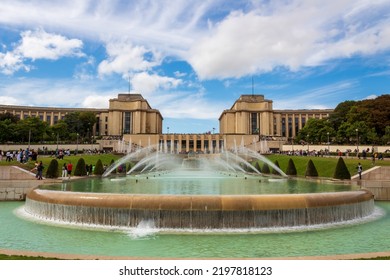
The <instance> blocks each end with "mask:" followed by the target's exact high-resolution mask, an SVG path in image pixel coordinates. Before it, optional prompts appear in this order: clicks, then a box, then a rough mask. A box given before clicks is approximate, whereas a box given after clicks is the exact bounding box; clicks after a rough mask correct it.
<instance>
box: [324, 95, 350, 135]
mask: <svg viewBox="0 0 390 280" xmlns="http://www.w3.org/2000/svg"><path fill="white" fill-rule="evenodd" d="M355 104H356V101H352V100H347V101H344V102H341V103H339V104H338V105H337V106H336V108H335V109H334V110H333V112H332V113H331V114H330V115H329V122H330V124H331V125H332V127H333V129H334V130H335V131H337V130H338V129H339V126H340V125H341V124H342V123H343V122H346V121H347V117H346V116H347V114H348V112H349V110H350V109H351V107H352V106H354V105H355Z"/></svg>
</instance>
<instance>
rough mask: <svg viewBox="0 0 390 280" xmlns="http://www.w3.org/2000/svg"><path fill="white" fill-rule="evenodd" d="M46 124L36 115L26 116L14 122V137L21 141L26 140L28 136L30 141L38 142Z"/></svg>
mask: <svg viewBox="0 0 390 280" xmlns="http://www.w3.org/2000/svg"><path fill="white" fill-rule="evenodd" d="M47 126H48V125H47V123H45V122H42V121H41V120H40V119H39V118H37V117H28V118H26V119H24V120H20V121H19V122H17V123H16V126H15V137H17V138H18V140H19V141H22V142H26V141H27V140H28V139H29V137H30V141H31V142H38V141H39V140H40V139H41V137H42V135H43V133H44V132H45V131H46V128H47Z"/></svg>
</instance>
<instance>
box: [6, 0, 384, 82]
mask: <svg viewBox="0 0 390 280" xmlns="http://www.w3.org/2000/svg"><path fill="white" fill-rule="evenodd" d="M1 9H2V17H0V23H4V24H6V25H7V26H16V27H19V28H20V27H26V26H38V27H40V26H42V27H43V28H45V27H46V28H50V30H57V32H58V31H60V32H61V33H63V34H72V35H76V36H77V37H82V38H88V39H89V40H93V41H99V42H103V43H104V44H105V45H106V48H107V55H108V57H107V59H105V60H104V61H102V62H101V63H100V64H99V68H98V73H99V74H100V75H102V76H103V75H110V74H112V73H117V74H121V75H123V74H126V73H128V72H133V71H136V72H137V71H147V70H150V69H151V68H153V67H156V66H159V65H160V64H161V62H162V61H163V59H164V58H166V57H175V58H178V59H186V60H187V61H189V62H190V63H191V65H192V67H193V68H194V69H195V71H196V72H197V74H198V76H199V77H200V78H201V79H212V78H222V79H224V78H234V77H242V76H245V75H248V74H255V73H263V72H269V71H273V70H274V69H275V68H278V67H282V68H287V69H289V70H291V71H297V70H300V69H302V68H303V67H307V66H317V65H321V64H324V63H327V62H328V61H330V60H333V59H338V58H344V57H350V56H353V55H357V54H363V55H372V54H375V53H377V52H380V51H384V50H389V49H390V18H389V17H386V16H384V15H386V14H388V13H389V12H390V2H389V1H386V0H372V1H368V0H360V1H356V0H343V1H325V2H324V1H321V0H292V1H266V2H258V1H228V3H226V1H223V0H215V1H211V0H208V1H186V0H166V1H131V2H127V1H109V2H107V1H87V0H85V1H79V0H78V1H76V0H73V1H65V2H64V1H59V0H57V1H56V0H53V1H44V2H42V1H38V0H31V1H28V2H26V1H22V0H3V1H2V6H1ZM29 32H31V31H29ZM36 33H37V32H35V33H34V32H31V34H29V33H28V32H27V33H25V34H24V35H25V45H26V48H23V50H21V51H22V52H23V53H24V55H26V56H28V57H30V59H38V58H41V57H45V58H48V59H50V57H51V59H55V57H58V56H61V55H65V54H66V55H69V54H71V55H80V54H81V52H80V51H79V52H77V51H76V52H74V50H77V48H78V49H80V48H81V47H80V42H79V41H76V40H75V39H67V40H65V39H66V38H65V39H64V37H63V38H61V36H60V35H57V36H54V35H52V34H51V35H50V36H48V37H49V38H48V37H47V36H46V35H45V34H44V33H43V34H36ZM30 35H31V36H30ZM30 37H31V38H30ZM123 38H126V39H125V40H124V39H123ZM41 39H42V41H43V42H48V41H50V43H49V45H47V44H44V43H41ZM49 39H50V40H49ZM33 42H34V44H33V45H34V47H33V48H31V49H30V48H28V47H27V46H32V43H33ZM35 43H36V45H35ZM56 44H59V45H61V46H63V47H64V48H59V47H58V48H57V47H54V48H52V46H55V45H56ZM66 46H67V48H66ZM77 46H78V47H77ZM157 49H158V50H159V52H157V51H156V50H157ZM3 55H4V54H3ZM3 64H4V63H3ZM8 65H10V63H8ZM18 65H19V67H20V66H21V65H20V64H18ZM2 69H3V71H11V70H10V67H8V68H6V67H5V66H3V67H2ZM4 69H8V70H4Z"/></svg>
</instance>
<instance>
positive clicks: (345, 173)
mask: <svg viewBox="0 0 390 280" xmlns="http://www.w3.org/2000/svg"><path fill="white" fill-rule="evenodd" d="M333 178H335V179H340V180H350V179H351V173H349V170H348V168H347V166H346V165H345V162H344V160H343V158H342V157H339V160H338V161H337V165H336V169H335V171H334V174H333Z"/></svg>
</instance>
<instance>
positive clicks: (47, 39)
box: [0, 29, 84, 75]
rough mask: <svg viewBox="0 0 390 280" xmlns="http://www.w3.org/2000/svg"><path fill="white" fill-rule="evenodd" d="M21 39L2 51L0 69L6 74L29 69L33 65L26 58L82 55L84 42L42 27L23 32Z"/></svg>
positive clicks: (51, 58)
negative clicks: (10, 47) (53, 32)
mask: <svg viewBox="0 0 390 280" xmlns="http://www.w3.org/2000/svg"><path fill="white" fill-rule="evenodd" d="M20 36H21V40H20V41H19V42H18V44H17V45H16V47H15V48H14V49H13V50H12V51H7V52H6V53H0V70H1V72H2V73H4V74H7V75H9V74H13V73H14V72H16V71H19V70H25V71H29V70H30V69H31V66H29V65H28V62H27V61H26V60H32V61H34V60H37V59H48V60H57V59H59V58H61V57H69V56H70V57H72V56H76V57H81V56H84V54H83V53H82V51H81V48H82V47H83V42H82V41H81V40H79V39H68V38H66V37H65V36H62V35H58V34H52V33H47V32H46V31H44V30H42V29H37V30H34V31H31V30H28V31H24V32H21V34H20Z"/></svg>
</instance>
